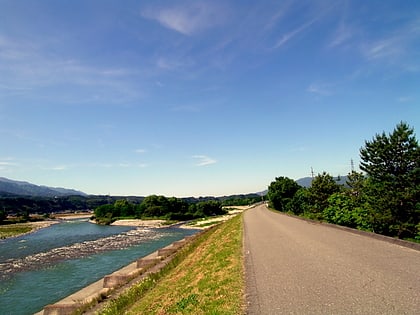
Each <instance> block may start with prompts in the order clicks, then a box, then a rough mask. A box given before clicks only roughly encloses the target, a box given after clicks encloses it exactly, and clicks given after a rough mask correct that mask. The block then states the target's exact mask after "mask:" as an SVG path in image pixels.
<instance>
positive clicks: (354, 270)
mask: <svg viewBox="0 0 420 315" xmlns="http://www.w3.org/2000/svg"><path fill="white" fill-rule="evenodd" d="M244 236H245V237H244V245H245V269H246V282H247V299H248V314H258V315H261V314H262V315H265V314H313V315H315V314H363V315H368V314H393V315H394V314H416V315H418V314H420V251H416V250H414V249H409V248H406V247H402V246H399V245H395V244H391V243H388V242H385V241H382V240H377V239H373V238H370V237H367V236H364V235H358V234H353V233H350V232H347V231H342V230H339V229H335V228H331V227H328V226H324V225H319V224H314V223H310V222H307V221H303V220H299V219H296V218H292V217H289V216H286V215H283V214H279V213H274V212H271V211H269V210H267V209H266V207H265V206H259V207H256V208H254V209H251V210H248V211H246V212H245V214H244Z"/></svg>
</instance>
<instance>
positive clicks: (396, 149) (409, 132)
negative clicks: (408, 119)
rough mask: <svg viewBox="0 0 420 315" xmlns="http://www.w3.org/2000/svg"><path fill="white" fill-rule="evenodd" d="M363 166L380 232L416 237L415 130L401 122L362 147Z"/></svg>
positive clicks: (419, 158)
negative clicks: (390, 130) (387, 132)
mask: <svg viewBox="0 0 420 315" xmlns="http://www.w3.org/2000/svg"><path fill="white" fill-rule="evenodd" d="M360 157H361V159H362V161H361V163H360V169H361V170H363V171H365V172H366V174H367V176H368V185H367V195H368V197H369V203H370V205H371V211H372V219H373V222H372V223H373V227H374V228H376V230H377V232H379V233H384V234H388V235H397V236H399V237H413V236H415V234H416V233H418V231H416V225H418V224H419V218H420V204H419V197H420V147H419V144H418V141H417V140H416V137H415V134H414V129H413V128H411V127H410V126H408V124H406V123H404V122H401V123H399V124H398V125H397V126H396V128H395V129H394V131H393V132H392V133H390V134H389V135H387V134H385V132H383V133H382V134H377V135H376V136H375V137H374V138H373V139H372V141H366V142H365V147H363V148H361V149H360Z"/></svg>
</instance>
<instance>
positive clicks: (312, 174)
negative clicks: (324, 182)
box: [311, 166, 314, 180]
mask: <svg viewBox="0 0 420 315" xmlns="http://www.w3.org/2000/svg"><path fill="white" fill-rule="evenodd" d="M311 177H312V180H313V179H314V169H313V168H312V166H311Z"/></svg>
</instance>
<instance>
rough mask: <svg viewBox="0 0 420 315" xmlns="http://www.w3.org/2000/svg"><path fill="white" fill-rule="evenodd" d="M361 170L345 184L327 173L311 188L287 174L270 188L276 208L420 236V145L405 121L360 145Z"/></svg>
mask: <svg viewBox="0 0 420 315" xmlns="http://www.w3.org/2000/svg"><path fill="white" fill-rule="evenodd" d="M360 158H361V163H360V170H361V171H362V172H356V171H352V172H350V173H349V174H348V176H347V181H346V185H339V184H338V183H337V181H336V180H335V179H334V178H333V177H332V176H331V175H330V174H328V173H327V172H323V173H322V174H318V175H317V176H315V177H314V178H313V181H312V183H311V186H310V187H309V188H305V187H301V186H299V185H298V184H297V183H296V182H295V181H294V180H292V179H290V178H287V177H277V178H275V181H273V182H271V184H270V185H269V187H268V193H267V197H268V200H269V204H270V206H271V207H272V208H274V209H276V210H279V211H283V212H289V213H292V214H296V215H299V216H304V217H307V218H310V219H315V220H321V221H326V222H329V223H333V224H339V225H344V226H348V227H352V228H356V229H360V230H366V231H372V232H375V233H379V234H383V235H387V236H392V237H398V238H402V239H415V240H418V241H420V198H419V197H420V147H419V144H418V141H417V139H416V137H415V133H414V128H411V127H410V126H409V125H408V124H406V123H404V122H401V123H399V124H397V126H396V127H395V129H394V130H393V132H392V133H389V134H386V133H385V132H383V133H381V134H376V135H375V136H374V137H373V139H372V140H371V141H365V145H364V147H362V148H361V149H360Z"/></svg>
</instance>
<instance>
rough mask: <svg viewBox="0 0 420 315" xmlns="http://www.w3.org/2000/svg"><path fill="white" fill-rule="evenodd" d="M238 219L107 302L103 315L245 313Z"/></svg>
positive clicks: (224, 225)
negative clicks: (159, 270) (156, 272)
mask: <svg viewBox="0 0 420 315" xmlns="http://www.w3.org/2000/svg"><path fill="white" fill-rule="evenodd" d="M242 261H243V257H242V215H238V216H236V217H234V218H232V219H231V220H228V221H226V222H224V223H221V224H220V225H218V226H217V227H215V228H214V229H212V230H210V231H208V232H207V233H204V234H203V235H201V236H199V237H198V238H197V239H196V240H195V241H194V242H193V243H191V244H190V245H188V246H186V247H185V248H184V249H183V250H181V251H180V252H179V253H178V254H177V256H176V257H175V258H174V260H173V261H172V262H171V263H170V264H169V265H168V266H167V267H165V268H164V269H163V270H162V271H161V272H160V273H158V274H154V275H152V276H151V277H149V278H148V279H146V280H145V281H143V282H141V283H140V284H137V285H135V286H133V287H131V288H130V289H129V290H128V291H126V292H125V293H123V294H122V295H120V296H119V297H118V298H117V299H115V300H113V301H111V303H109V304H108V305H107V306H106V307H105V308H104V309H103V310H102V311H101V312H99V313H98V314H101V315H105V314H106V315H112V314H130V315H132V314H194V315H198V314H214V315H216V314H226V315H229V314H232V315H236V314H243V313H244V270H243V263H242Z"/></svg>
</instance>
